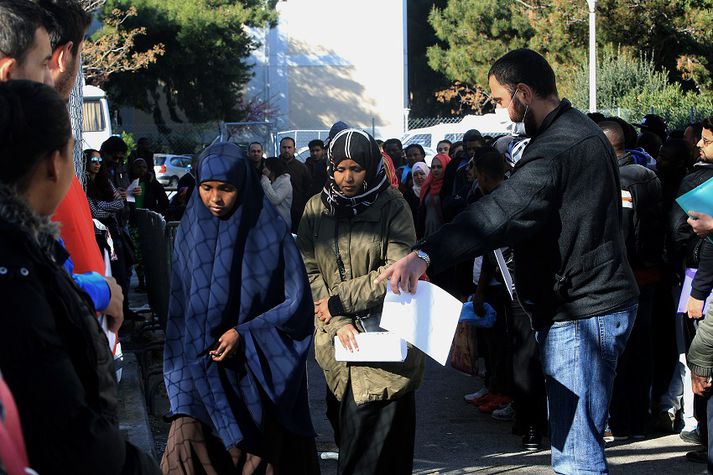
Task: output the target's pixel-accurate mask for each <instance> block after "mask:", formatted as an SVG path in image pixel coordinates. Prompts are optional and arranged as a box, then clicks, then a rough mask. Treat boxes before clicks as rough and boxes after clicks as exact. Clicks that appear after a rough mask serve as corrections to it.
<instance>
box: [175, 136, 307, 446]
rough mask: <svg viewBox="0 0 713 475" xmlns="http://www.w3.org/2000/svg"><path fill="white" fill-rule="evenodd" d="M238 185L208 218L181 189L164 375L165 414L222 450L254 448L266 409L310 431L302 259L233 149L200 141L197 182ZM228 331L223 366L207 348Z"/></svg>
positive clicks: (290, 426)
mask: <svg viewBox="0 0 713 475" xmlns="http://www.w3.org/2000/svg"><path fill="white" fill-rule="evenodd" d="M209 180H216V181H224V182H227V183H230V184H232V185H234V186H235V187H236V188H237V189H238V199H237V204H236V205H235V208H234V211H233V212H232V213H231V214H230V215H229V216H227V217H223V218H218V217H214V216H213V215H212V214H211V213H210V211H209V210H208V209H207V208H206V207H205V206H204V205H203V202H202V201H201V198H200V193H199V192H195V193H193V194H192V195H191V198H190V201H189V203H188V206H187V208H186V213H185V215H184V216H183V219H182V220H181V224H180V226H179V227H178V232H177V235H176V242H175V246H174V253H173V269H172V276H171V297H170V303H169V315H168V324H167V329H166V346H165V354H164V380H165V383H166V389H167V392H168V396H169V400H170V402H171V412H172V414H173V415H174V416H178V415H187V416H190V417H193V418H195V419H198V420H200V421H201V422H203V423H205V424H207V425H208V426H210V427H211V428H212V429H213V431H214V432H215V433H216V434H217V435H218V436H219V437H220V438H221V439H222V440H223V443H224V444H225V446H226V448H230V447H234V446H237V445H238V444H240V446H241V447H243V448H245V449H247V450H248V451H250V452H251V453H255V454H258V455H260V454H264V453H265V446H266V445H267V444H269V442H270V441H265V440H264V439H263V431H262V427H263V420H264V417H265V414H266V413H270V414H271V415H272V416H271V418H272V419H276V420H277V421H278V422H279V423H280V424H281V425H282V427H284V428H285V429H286V430H288V431H289V432H291V433H292V434H295V435H301V436H314V429H313V428H312V422H311V419H310V413H309V406H308V400H307V384H306V359H307V353H308V351H309V348H310V345H311V343H312V333H313V330H314V326H313V325H314V324H313V318H314V307H313V302H312V297H311V293H310V287H309V282H308V280H307V275H306V272H305V269H304V263H303V262H302V258H301V256H300V253H299V251H298V249H297V246H296V245H295V243H294V240H293V238H292V235H291V234H290V232H289V229H288V228H287V225H286V224H285V222H284V221H283V220H282V219H280V217H279V215H278V214H277V211H275V209H274V208H273V207H272V205H271V204H270V203H269V201H267V198H265V197H264V195H263V192H262V188H261V187H260V184H259V182H258V178H257V175H256V174H255V172H254V170H253V167H251V166H250V165H249V164H248V162H247V159H246V157H245V153H244V152H243V151H242V150H241V149H240V148H239V147H237V146H236V145H234V144H230V143H220V144H216V145H212V146H210V147H208V148H207V149H206V150H205V151H204V152H203V154H202V155H201V158H200V162H199V165H198V173H197V180H196V182H197V186H198V187H199V186H200V183H202V182H204V181H209ZM230 328H235V330H237V332H238V333H239V335H240V342H239V347H238V349H237V352H236V354H235V355H234V356H232V357H231V358H229V359H227V360H225V361H224V362H221V363H217V362H214V361H212V360H211V358H210V356H209V354H208V352H209V351H210V350H211V349H213V348H214V347H215V346H216V342H217V340H218V338H220V336H222V335H223V333H225V332H226V331H227V330H228V329H230Z"/></svg>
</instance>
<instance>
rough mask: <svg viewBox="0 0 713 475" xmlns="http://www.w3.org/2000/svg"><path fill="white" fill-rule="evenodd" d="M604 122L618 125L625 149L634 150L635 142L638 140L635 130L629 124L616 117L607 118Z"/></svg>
mask: <svg viewBox="0 0 713 475" xmlns="http://www.w3.org/2000/svg"><path fill="white" fill-rule="evenodd" d="M606 120H608V121H612V122H616V123H617V124H619V127H621V130H622V131H623V132H624V148H625V149H632V148H636V140H637V139H638V137H639V135H638V134H637V133H636V129H635V128H634V126H633V125H631V124H630V123H629V122H627V121H625V120H624V119H622V118H621V117H617V116H613V117H607V118H606Z"/></svg>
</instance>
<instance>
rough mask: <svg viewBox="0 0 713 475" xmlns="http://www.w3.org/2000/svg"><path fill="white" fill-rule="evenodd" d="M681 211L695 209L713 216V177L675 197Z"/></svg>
mask: <svg viewBox="0 0 713 475" xmlns="http://www.w3.org/2000/svg"><path fill="white" fill-rule="evenodd" d="M676 203H678V205H679V206H680V207H681V208H683V211H685V212H686V213H688V212H689V211H697V212H699V213H705V214H707V215H710V216H713V178H711V179H710V180H708V181H706V182H705V183H703V184H702V185H699V186H697V187H696V188H694V189H692V190H691V191H689V192H688V193H686V194H683V195H681V196H679V197H678V198H676Z"/></svg>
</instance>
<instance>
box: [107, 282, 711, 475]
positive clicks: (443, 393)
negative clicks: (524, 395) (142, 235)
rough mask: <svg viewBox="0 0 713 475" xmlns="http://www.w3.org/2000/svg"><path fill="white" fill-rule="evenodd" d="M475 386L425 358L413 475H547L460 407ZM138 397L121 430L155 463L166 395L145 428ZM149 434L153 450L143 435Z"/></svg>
mask: <svg viewBox="0 0 713 475" xmlns="http://www.w3.org/2000/svg"><path fill="white" fill-rule="evenodd" d="M145 302H146V297H145V294H138V295H132V299H131V305H132V307H141V306H142V305H143V304H144V303H145ZM159 357H160V356H159ZM156 363H158V364H160V362H158V361H157V362H156ZM130 368H133V366H130ZM134 371H135V370H134ZM308 374H309V388H310V406H311V410H312V419H313V421H314V425H315V429H316V431H317V433H318V436H317V447H318V449H319V450H320V451H331V450H335V447H334V442H333V440H332V432H331V428H330V426H329V422H328V421H327V419H326V417H325V416H324V391H325V383H324V377H323V375H322V372H321V370H320V369H319V367H318V366H317V364H316V363H315V362H314V358H313V357H311V358H310V359H309V364H308ZM479 387H480V382H479V380H478V379H477V378H470V377H467V376H464V375H462V374H460V373H457V372H456V371H453V370H451V369H449V368H443V367H441V366H440V365H438V364H437V363H435V362H433V361H432V360H430V359H428V358H427V366H426V374H425V378H424V382H423V385H422V386H421V388H420V389H419V390H418V392H417V396H416V411H417V429H416V453H415V460H414V474H419V475H420V474H448V475H457V474H470V473H477V474H499V473H516V474H518V473H552V472H551V470H550V469H549V461H550V453H549V451H548V450H543V451H540V452H535V453H530V452H523V451H520V438H519V437H517V436H514V435H512V434H511V424H510V423H508V422H499V421H495V420H493V419H491V418H490V417H489V416H487V415H483V414H481V413H479V412H478V411H477V409H476V408H475V407H473V406H471V405H469V404H466V403H465V402H464V401H463V394H465V393H468V392H473V391H475V390H477V389H478V388H479ZM142 391H143V389H142V388H141V386H140V384H139V381H138V377H137V376H136V375H135V374H132V373H129V374H128V375H127V376H126V377H125V378H124V380H123V382H122V387H121V396H122V400H123V401H122V409H123V411H122V415H121V416H122V428H123V429H124V430H125V431H126V432H127V434H129V438H130V439H133V441H134V443H137V444H139V445H142V446H145V447H144V448H145V449H146V450H151V451H153V452H154V454H155V455H156V456H157V457H159V458H160V456H161V454H162V452H163V447H164V446H165V438H166V435H167V433H168V426H167V425H166V424H165V423H164V422H163V421H162V420H161V417H160V416H161V414H162V413H163V412H164V411H165V410H166V409H167V401H166V400H165V392H162V391H160V392H158V393H157V397H156V398H155V399H154V400H153V408H149V409H150V410H149V411H148V412H149V415H148V424H147V418H146V412H145V409H142V408H141V407H137V405H139V406H140V405H141V404H143V397H141V396H142ZM151 412H153V414H151ZM149 432H151V433H152V435H153V439H154V440H153V444H152V443H151V442H152V441H150V438H149V437H147V436H145V434H148V433H149ZM695 448H696V446H693V445H690V444H686V443H684V442H683V441H681V440H680V439H679V438H678V436H675V435H671V436H665V437H662V436H656V437H652V438H649V439H646V440H643V441H637V442H624V443H618V444H613V445H612V446H611V447H609V448H608V449H607V457H608V459H609V463H610V468H611V473H613V474H626V475H629V474H656V475H665V474H703V473H705V466H704V465H698V464H693V463H691V462H688V461H687V460H686V459H685V457H684V456H685V453H686V452H687V451H689V450H693V449H695ZM321 467H322V473H323V474H325V475H332V474H336V467H337V462H336V461H333V460H323V461H322V462H321Z"/></svg>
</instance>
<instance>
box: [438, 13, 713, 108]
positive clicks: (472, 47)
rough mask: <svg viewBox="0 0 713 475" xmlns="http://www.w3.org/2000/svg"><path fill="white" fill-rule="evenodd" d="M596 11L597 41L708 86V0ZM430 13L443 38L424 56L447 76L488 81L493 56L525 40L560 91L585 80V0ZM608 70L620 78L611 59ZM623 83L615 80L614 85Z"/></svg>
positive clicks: (711, 53)
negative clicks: (554, 76) (552, 73)
mask: <svg viewBox="0 0 713 475" xmlns="http://www.w3.org/2000/svg"><path fill="white" fill-rule="evenodd" d="M597 18H598V21H597V42H598V45H599V46H600V47H605V48H609V49H611V50H618V51H619V52H620V53H622V54H623V53H627V54H628V55H629V56H630V57H631V56H633V57H637V56H638V55H641V54H642V55H645V58H648V62H650V63H652V64H653V65H654V66H655V68H656V70H657V71H662V73H661V75H663V76H665V77H667V78H668V79H670V80H672V81H674V82H676V83H680V84H681V87H682V88H683V90H686V91H688V90H696V91H699V92H705V91H706V90H709V89H710V88H711V86H713V74H712V72H713V0H599V8H598V14H597ZM429 21H430V23H431V25H432V26H433V28H434V30H435V32H436V36H437V37H438V39H439V40H440V41H441V42H443V45H436V46H432V47H431V48H429V51H428V59H429V64H430V66H431V67H432V68H434V69H436V70H438V71H441V72H443V73H444V74H445V75H446V76H447V77H448V79H450V80H451V81H462V82H464V83H466V84H469V85H471V86H474V87H476V88H477V87H480V88H486V89H487V78H486V77H485V75H486V74H487V71H488V69H489V67H490V65H491V64H492V63H493V61H495V60H496V59H497V58H498V57H499V56H501V55H502V54H504V53H505V52H507V51H509V50H511V49H514V48H518V47H525V46H526V47H530V48H533V49H535V50H537V51H539V52H540V53H542V54H543V55H544V56H545V57H546V58H547V59H548V61H550V63H551V64H552V66H553V68H554V70H555V73H556V74H557V77H558V86H559V90H560V93H561V94H562V95H565V96H573V97H575V96H576V94H577V92H576V91H578V90H579V88H580V86H581V85H582V84H583V83H582V78H581V77H579V76H578V75H577V74H578V71H579V70H580V68H581V67H586V63H587V51H588V37H589V33H588V21H589V19H588V8H587V3H586V2H585V1H584V0H577V1H571V0H448V4H447V5H446V6H445V7H444V8H442V9H439V8H434V9H433V10H432V12H431V15H430V17H429ZM647 67H648V66H647ZM611 72H612V74H613V75H614V76H615V77H617V78H618V80H619V79H621V80H623V79H624V78H622V77H621V75H617V74H618V73H616V72H615V71H614V65H612V71H611ZM660 79H661V77H657V78H656V81H660ZM584 84H586V81H585V82H584ZM625 86H626V84H625V82H621V81H619V82H617V83H616V84H614V85H611V87H612V88H613V90H612V91H611V93H612V94H614V96H617V94H618V93H617V91H619V90H621V88H623V87H625ZM607 87H609V86H607ZM577 99H578V100H581V97H577Z"/></svg>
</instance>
